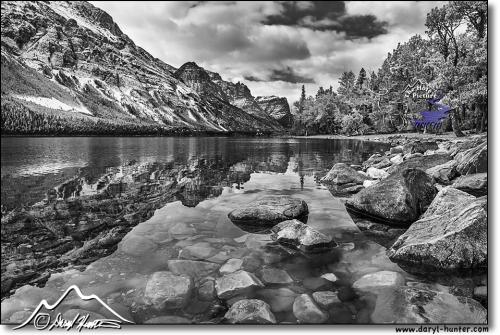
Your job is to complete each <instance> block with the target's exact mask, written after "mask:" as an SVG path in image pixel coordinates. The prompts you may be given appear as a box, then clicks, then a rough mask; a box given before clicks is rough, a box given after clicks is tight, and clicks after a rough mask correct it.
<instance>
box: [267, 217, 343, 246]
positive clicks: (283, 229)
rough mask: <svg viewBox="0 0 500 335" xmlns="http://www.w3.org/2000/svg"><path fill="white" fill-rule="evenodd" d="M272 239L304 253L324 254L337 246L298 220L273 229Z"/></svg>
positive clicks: (283, 223)
mask: <svg viewBox="0 0 500 335" xmlns="http://www.w3.org/2000/svg"><path fill="white" fill-rule="evenodd" d="M271 238H272V239H273V240H274V241H277V242H278V243H280V244H281V245H284V246H286V247H291V248H294V249H298V250H300V251H302V252H322V251H327V250H330V249H331V248H333V247H335V246H337V243H335V241H333V239H332V238H331V237H329V236H326V235H325V234H323V233H321V232H319V231H317V230H316V229H313V228H311V227H309V226H308V225H306V224H303V223H302V222H300V221H298V220H288V221H284V222H281V223H280V224H277V225H276V226H274V227H273V228H272V229H271Z"/></svg>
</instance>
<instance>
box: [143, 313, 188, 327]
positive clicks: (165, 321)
mask: <svg viewBox="0 0 500 335" xmlns="http://www.w3.org/2000/svg"><path fill="white" fill-rule="evenodd" d="M144 323H146V324H152V325H169V324H190V323H193V322H192V321H191V320H189V319H186V318H183V317H182V316H176V315H164V316H157V317H155V318H152V319H149V320H146V321H144Z"/></svg>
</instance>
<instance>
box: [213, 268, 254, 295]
mask: <svg viewBox="0 0 500 335" xmlns="http://www.w3.org/2000/svg"><path fill="white" fill-rule="evenodd" d="M263 286H264V284H262V282H261V281H260V280H259V278H257V277H256V276H255V275H254V274H253V273H250V272H246V271H243V270H240V271H237V272H233V273H228V274H226V275H224V276H222V277H220V278H217V279H216V281H215V289H216V291H217V295H218V296H219V298H221V299H227V298H230V297H234V296H236V295H242V294H245V293H248V292H251V291H252V290H253V289H255V288H258V287H263Z"/></svg>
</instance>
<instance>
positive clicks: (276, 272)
mask: <svg viewBox="0 0 500 335" xmlns="http://www.w3.org/2000/svg"><path fill="white" fill-rule="evenodd" d="M260 278H261V279H262V281H263V282H264V283H266V284H289V283H293V279H292V277H290V275H289V274H288V272H286V271H285V270H281V269H275V268H264V269H262V270H261V271H260Z"/></svg>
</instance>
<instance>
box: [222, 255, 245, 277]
mask: <svg viewBox="0 0 500 335" xmlns="http://www.w3.org/2000/svg"><path fill="white" fill-rule="evenodd" d="M242 265H243V260H242V259H239V258H231V259H228V260H227V262H226V263H225V264H224V265H223V266H222V267H221V268H220V270H219V272H220V273H221V274H228V273H232V272H236V271H238V270H240V269H241V267H242Z"/></svg>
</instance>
